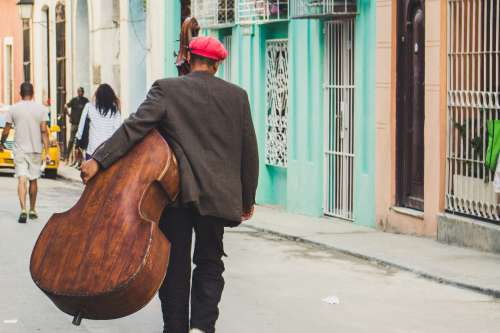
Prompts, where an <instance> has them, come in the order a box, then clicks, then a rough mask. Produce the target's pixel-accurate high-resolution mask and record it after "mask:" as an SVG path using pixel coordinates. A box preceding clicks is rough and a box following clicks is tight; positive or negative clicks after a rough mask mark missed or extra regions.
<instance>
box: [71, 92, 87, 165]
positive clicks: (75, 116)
mask: <svg viewBox="0 0 500 333" xmlns="http://www.w3.org/2000/svg"><path fill="white" fill-rule="evenodd" d="M76 93H77V97H73V98H72V99H71V100H70V101H69V102H68V103H67V104H66V113H67V114H69V119H70V123H71V136H70V139H69V146H68V152H67V155H66V159H68V158H69V157H70V156H71V151H72V150H73V147H74V141H75V136H76V132H77V131H78V125H79V124H80V118H81V117H82V111H83V108H84V107H85V105H86V104H87V103H88V102H89V100H88V98H87V97H85V96H84V93H85V91H84V90H83V88H82V87H79V88H78V90H77V91H76ZM68 109H71V112H68ZM81 163H82V154H81V152H80V151H79V149H76V150H75V161H74V163H73V165H75V166H79V165H80V164H81Z"/></svg>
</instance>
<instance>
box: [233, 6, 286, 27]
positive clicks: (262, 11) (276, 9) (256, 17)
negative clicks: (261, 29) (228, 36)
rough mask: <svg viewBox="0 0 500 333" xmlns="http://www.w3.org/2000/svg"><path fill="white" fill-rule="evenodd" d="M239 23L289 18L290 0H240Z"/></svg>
mask: <svg viewBox="0 0 500 333" xmlns="http://www.w3.org/2000/svg"><path fill="white" fill-rule="evenodd" d="M238 19H239V23H242V24H245V23H259V22H266V21H275V20H286V19H288V0H239V1H238Z"/></svg>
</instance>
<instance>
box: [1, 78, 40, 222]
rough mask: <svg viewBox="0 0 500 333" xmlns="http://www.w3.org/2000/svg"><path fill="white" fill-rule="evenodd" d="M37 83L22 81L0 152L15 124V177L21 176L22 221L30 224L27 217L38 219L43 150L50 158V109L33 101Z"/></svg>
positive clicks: (11, 110) (20, 219) (19, 184)
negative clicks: (17, 101) (18, 99)
mask: <svg viewBox="0 0 500 333" xmlns="http://www.w3.org/2000/svg"><path fill="white" fill-rule="evenodd" d="M33 91H34V90H33V85H32V84H31V83H28V82H25V83H23V84H21V88H20V94H21V98H22V100H21V101H20V102H19V103H17V104H14V105H13V106H12V107H11V108H10V110H9V111H8V112H7V116H6V119H5V128H4V130H3V132H2V137H1V139H0V151H3V149H4V146H3V145H4V143H5V140H7V137H8V136H9V132H10V130H11V128H12V126H14V129H15V136H14V149H13V153H14V164H15V176H16V177H17V178H18V196H19V202H20V205H21V214H20V215H19V220H18V221H19V223H26V220H27V218H28V217H29V218H30V219H36V218H38V214H37V212H36V198H37V192H38V183H37V179H38V178H40V176H41V173H42V159H43V157H42V152H43V153H44V154H45V159H46V160H47V161H49V160H50V157H49V155H48V151H49V132H48V127H47V122H48V121H49V113H48V110H47V109H46V108H45V107H43V106H42V105H40V104H38V103H36V102H34V101H33ZM27 182H29V198H30V210H29V212H27V211H26V195H27Z"/></svg>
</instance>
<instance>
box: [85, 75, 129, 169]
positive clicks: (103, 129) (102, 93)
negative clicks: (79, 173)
mask: <svg viewBox="0 0 500 333" xmlns="http://www.w3.org/2000/svg"><path fill="white" fill-rule="evenodd" d="M87 119H89V120H90V123H89V141H88V146H87V150H86V154H85V157H86V159H87V160H88V159H90V158H91V157H92V154H93V153H94V151H95V150H96V149H97V148H98V147H99V146H100V145H101V144H102V143H103V142H104V141H106V140H108V139H109V138H110V137H111V135H113V133H114V132H115V131H116V130H117V129H118V127H120V125H121V124H122V117H121V114H120V101H119V99H118V97H116V94H115V92H114V91H113V88H111V86H110V85H109V84H105V83H104V84H101V85H100V86H99V87H98V88H97V90H96V92H95V96H94V101H93V103H87V104H86V105H85V108H84V109H83V112H82V117H81V118H80V123H79V125H78V132H77V133H76V138H77V139H78V140H81V139H82V135H83V130H84V127H85V121H86V120H87Z"/></svg>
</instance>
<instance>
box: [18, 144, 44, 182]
mask: <svg viewBox="0 0 500 333" xmlns="http://www.w3.org/2000/svg"><path fill="white" fill-rule="evenodd" d="M14 164H15V171H16V177H22V176H24V177H27V178H28V179H29V180H35V179H38V178H40V176H41V175H42V154H38V153H23V152H20V151H16V152H14Z"/></svg>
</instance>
